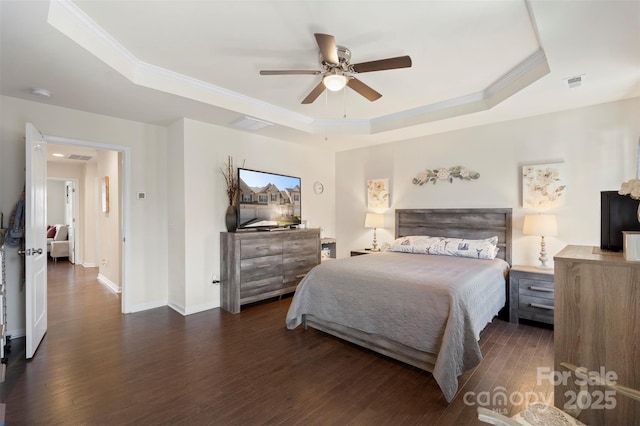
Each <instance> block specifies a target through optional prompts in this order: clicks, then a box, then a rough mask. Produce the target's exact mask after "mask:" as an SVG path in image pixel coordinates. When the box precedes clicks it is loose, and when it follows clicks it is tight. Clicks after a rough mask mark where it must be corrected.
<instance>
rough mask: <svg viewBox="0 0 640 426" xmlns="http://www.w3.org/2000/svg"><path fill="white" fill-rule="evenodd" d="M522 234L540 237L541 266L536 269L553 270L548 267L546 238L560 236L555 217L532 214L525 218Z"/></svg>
mask: <svg viewBox="0 0 640 426" xmlns="http://www.w3.org/2000/svg"><path fill="white" fill-rule="evenodd" d="M522 233H523V234H525V235H539V236H540V257H539V258H538V260H540V265H537V266H536V267H537V268H539V269H552V268H551V266H549V265H547V260H548V258H547V250H546V243H545V242H544V237H545V236H547V237H554V236H556V235H558V224H557V222H556V217H555V215H552V214H532V215H526V216H525V217H524V226H523V227H522Z"/></svg>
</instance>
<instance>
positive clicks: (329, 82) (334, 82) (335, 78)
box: [322, 73, 347, 92]
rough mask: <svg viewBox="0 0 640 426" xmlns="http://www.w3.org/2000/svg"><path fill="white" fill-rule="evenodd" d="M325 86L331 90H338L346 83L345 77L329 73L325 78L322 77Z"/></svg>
mask: <svg viewBox="0 0 640 426" xmlns="http://www.w3.org/2000/svg"><path fill="white" fill-rule="evenodd" d="M322 82H323V83H324V85H325V87H326V88H327V89H329V90H331V91H332V92H337V91H338V90H342V88H343V87H344V86H346V84H347V77H345V76H344V75H342V74H338V73H335V74H329V75H327V76H326V77H325V78H323V79H322Z"/></svg>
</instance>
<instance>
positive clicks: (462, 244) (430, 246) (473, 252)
mask: <svg viewBox="0 0 640 426" xmlns="http://www.w3.org/2000/svg"><path fill="white" fill-rule="evenodd" d="M497 245H498V237H497V236H496V237H491V238H487V239H484V240H468V239H464V238H447V237H429V236H421V235H414V236H407V237H401V238H398V239H396V240H395V241H394V242H393V243H392V244H391V245H390V246H389V248H388V249H387V250H388V251H395V252H401V253H420V254H435V255H440V256H458V257H471V258H475V259H495V257H496V256H497V254H498V251H499V248H498V246H497Z"/></svg>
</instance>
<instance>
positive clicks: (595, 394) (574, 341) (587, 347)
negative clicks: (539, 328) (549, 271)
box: [554, 246, 640, 425]
mask: <svg viewBox="0 0 640 426" xmlns="http://www.w3.org/2000/svg"><path fill="white" fill-rule="evenodd" d="M554 261H555V328H554V350H555V354H554V367H555V371H557V372H561V373H564V372H566V371H567V370H565V369H563V367H562V366H560V363H561V362H568V363H571V364H574V365H576V366H578V367H586V368H587V369H588V370H589V371H596V372H598V373H599V374H601V375H602V374H604V373H606V372H614V373H615V374H616V375H617V383H618V384H619V385H622V386H627V387H630V388H633V389H640V262H628V261H626V260H625V259H624V257H623V255H622V253H612V252H602V251H601V250H600V249H599V248H597V247H589V246H567V247H565V248H564V249H563V250H562V251H561V252H560V253H558V254H557V255H556V256H555V257H554ZM575 380H576V378H575V376H573V375H572V376H570V377H569V379H568V380H567V381H566V382H567V383H566V384H564V383H563V381H560V380H559V382H560V383H559V384H556V386H555V388H554V395H555V396H554V398H555V405H556V407H558V408H561V409H563V408H565V406H566V405H567V404H568V403H569V404H571V403H573V404H575V403H576V401H575V400H573V401H571V399H573V396H574V395H575V393H576V392H577V390H578V387H577V386H576V383H575ZM606 390H607V389H606V388H604V387H600V386H589V388H588V392H589V394H590V395H589V397H590V399H591V402H590V403H589V404H587V407H588V408H586V409H584V410H582V413H581V414H580V416H579V417H578V419H579V420H580V421H582V422H583V423H586V424H589V425H638V424H640V402H639V401H634V400H632V399H630V398H627V397H625V396H622V395H615V394H614V396H611V395H609V397H608V398H607V397H606V396H605V398H604V399H603V398H602V396H603V394H604V392H605V391H606ZM587 402H588V401H587ZM613 402H615V407H614V408H607V407H608V406H611V405H612V404H613ZM568 408H571V407H568Z"/></svg>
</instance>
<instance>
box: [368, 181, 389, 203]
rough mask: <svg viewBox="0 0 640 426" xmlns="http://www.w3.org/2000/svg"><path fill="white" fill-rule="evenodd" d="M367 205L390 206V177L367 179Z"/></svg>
mask: <svg viewBox="0 0 640 426" xmlns="http://www.w3.org/2000/svg"><path fill="white" fill-rule="evenodd" d="M367 207H368V208H369V209H388V208H389V178H384V179H369V180H367Z"/></svg>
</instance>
